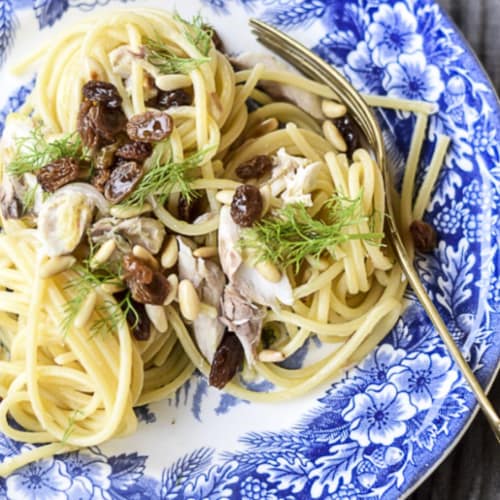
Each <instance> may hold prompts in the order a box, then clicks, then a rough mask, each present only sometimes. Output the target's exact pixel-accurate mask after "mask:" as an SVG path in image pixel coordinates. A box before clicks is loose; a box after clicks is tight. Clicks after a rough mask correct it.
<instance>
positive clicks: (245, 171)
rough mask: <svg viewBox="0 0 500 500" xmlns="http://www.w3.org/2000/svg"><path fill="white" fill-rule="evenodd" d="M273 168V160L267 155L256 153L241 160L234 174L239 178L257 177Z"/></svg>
mask: <svg viewBox="0 0 500 500" xmlns="http://www.w3.org/2000/svg"><path fill="white" fill-rule="evenodd" d="M272 169H273V160H272V158H271V157H270V156H268V155H258V156H255V157H254V158H252V159H251V160H247V161H245V162H243V163H242V164H241V165H238V167H237V168H236V175H237V176H238V177H239V178H240V179H244V180H247V179H257V178H259V177H262V176H263V175H264V174H267V173H268V172H270V171H271V170H272Z"/></svg>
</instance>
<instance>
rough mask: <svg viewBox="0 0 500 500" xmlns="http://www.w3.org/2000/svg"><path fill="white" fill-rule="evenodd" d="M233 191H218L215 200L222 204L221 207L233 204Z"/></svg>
mask: <svg viewBox="0 0 500 500" xmlns="http://www.w3.org/2000/svg"><path fill="white" fill-rule="evenodd" d="M233 196H234V191H233V190H232V189H223V190H222V191H218V192H217V194H216V195H215V199H216V200H217V201H218V202H219V203H222V204H223V205H231V203H232V202H233Z"/></svg>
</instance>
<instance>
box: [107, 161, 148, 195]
mask: <svg viewBox="0 0 500 500" xmlns="http://www.w3.org/2000/svg"><path fill="white" fill-rule="evenodd" d="M143 173H144V170H143V168H142V166H141V165H139V164H137V163H136V162H135V161H129V162H127V163H124V164H123V165H120V166H119V167H116V168H115V169H114V170H113V171H112V172H111V175H110V177H109V179H108V181H107V182H106V185H105V186H104V196H105V197H106V199H108V200H109V201H110V202H111V203H120V201H122V200H123V199H125V198H126V197H127V196H128V195H129V194H130V193H131V192H132V191H133V190H134V188H135V187H136V186H137V184H138V183H139V181H140V180H141V178H142V175H143Z"/></svg>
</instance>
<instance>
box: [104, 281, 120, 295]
mask: <svg viewBox="0 0 500 500" xmlns="http://www.w3.org/2000/svg"><path fill="white" fill-rule="evenodd" d="M100 288H101V290H102V291H103V292H104V293H107V294H108V295H113V294H115V293H118V292H123V290H125V286H124V285H118V284H114V283H103V284H102V285H100Z"/></svg>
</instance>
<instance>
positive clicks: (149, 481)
mask: <svg viewBox="0 0 500 500" xmlns="http://www.w3.org/2000/svg"><path fill="white" fill-rule="evenodd" d="M124 4H126V5H125V7H132V6H134V5H139V4H140V5H152V6H157V7H161V8H165V9H172V10H173V9H174V8H175V7H177V8H178V9H179V10H180V12H181V14H183V15H185V16H190V15H191V14H193V13H196V12H198V10H200V9H201V12H202V14H203V16H205V17H206V18H207V19H208V21H209V22H210V24H212V25H214V26H215V27H216V28H217V31H218V32H219V33H220V35H221V36H222V38H223V40H224V42H225V44H226V46H227V47H230V48H231V49H232V50H234V51H239V50H245V49H251V48H253V47H256V44H255V42H254V41H253V38H252V37H251V35H250V33H249V30H248V28H247V22H246V21H247V18H248V17H249V16H255V17H258V18H261V19H264V20H267V21H269V22H271V23H273V24H274V25H276V26H278V27H280V28H282V29H284V30H285V31H287V32H289V33H290V34H291V35H293V36H294V37H297V38H298V39H300V40H302V41H303V42H305V43H306V44H307V45H309V46H311V47H313V48H314V50H315V51H316V52H318V53H319V54H321V56H323V57H324V58H325V59H327V60H328V61H330V62H331V63H332V64H334V65H336V66H337V67H338V68H340V69H341V70H342V71H343V72H344V74H345V75H346V76H347V77H348V78H349V79H350V80H351V81H352V83H353V84H354V85H355V86H356V87H357V88H358V89H359V90H361V91H363V92H369V93H375V94H381V95H385V94H388V95H391V96H398V97H405V98H415V99H421V100H425V101H428V102H431V103H436V104H437V106H438V107H439V112H438V113H436V114H435V115H433V116H432V117H431V119H430V127H429V130H428V136H427V143H426V146H425V148H424V155H423V159H422V162H421V166H420V171H419V174H422V173H423V172H425V169H426V165H428V161H429V158H430V155H431V153H432V150H433V147H434V144H435V142H436V136H437V134H442V133H444V134H447V135H449V136H451V137H452V145H451V148H450V150H449V153H448V155H447V157H446V164H445V166H444V168H443V170H442V173H441V175H440V178H439V184H438V186H437V189H436V192H435V194H434V196H433V199H432V203H431V205H430V206H429V208H428V211H427V213H426V218H427V219H428V220H429V221H430V222H432V224H433V225H434V226H435V227H436V229H437V231H438V234H439V245H438V247H437V249H436V250H435V251H434V253H433V254H431V255H426V256H425V257H424V256H419V257H418V258H417V267H418V269H419V271H420V274H421V276H422V278H423V281H424V283H425V285H426V287H427V288H428V290H429V291H430V294H431V296H432V298H433V300H434V302H435V304H437V306H438V307H439V309H440V312H441V313H442V315H443V317H444V318H445V320H446V322H447V325H448V327H449V329H450V331H451V332H452V334H453V336H454V338H455V339H456V341H457V342H458V343H459V344H460V346H461V347H462V350H463V352H464V354H465V356H466V358H467V359H468V360H469V362H470V364H471V366H472V368H473V369H474V371H475V373H476V375H477V377H478V378H479V380H480V381H481V382H482V383H483V384H484V385H485V386H486V385H488V384H489V383H491V381H492V379H493V377H494V375H495V372H496V370H497V367H498V362H499V359H500V338H499V331H500V279H499V275H500V251H499V240H500V238H499V236H500V227H499V224H500V223H499V206H500V150H499V143H500V119H499V117H500V113H499V105H498V101H497V97H496V96H495V92H494V90H493V89H492V87H491V85H490V83H489V81H488V79H487V77H486V75H485V74H484V72H483V70H482V69H481V68H480V67H479V65H478V63H477V60H476V59H475V57H474V55H473V54H472V53H471V51H470V49H469V48H468V47H467V45H466V44H465V42H464V40H463V38H462V37H461V36H460V34H459V33H458V32H457V30H456V28H455V27H454V26H453V25H452V23H451V22H450V20H449V19H448V18H447V17H446V16H445V15H444V14H443V12H442V11H441V10H440V8H439V7H438V6H437V5H436V4H435V3H434V2H433V1H432V0H404V1H391V0H387V1H384V0H199V1H195V0H191V1H189V2H180V1H178V2H175V1H168V0H157V1H140V0H136V1H135V2H134V1H129V2H126V0H122V1H111V0H33V1H31V0H1V1H0V63H1V64H2V67H1V69H0V82H1V83H0V87H1V90H0V93H1V95H0V99H1V103H0V108H1V109H2V111H1V112H0V127H2V121H3V120H4V118H5V115H6V113H8V112H9V111H12V110H14V109H16V108H17V107H19V106H20V105H21V104H22V102H23V101H24V99H25V98H26V95H27V94H28V93H29V91H30V89H31V87H32V85H33V82H32V75H27V76H26V78H25V79H24V80H23V81H20V80H16V79H13V78H12V77H10V76H9V75H8V74H7V70H8V67H9V65H10V64H12V63H15V62H17V61H19V60H20V59H21V58H22V57H23V56H25V55H27V54H28V53H30V52H31V51H32V50H34V49H35V48H36V47H38V46H39V44H40V43H41V42H42V41H43V40H46V39H48V38H49V37H51V36H52V35H53V33H55V32H57V31H59V30H60V29H61V28H63V27H66V26H67V25H70V24H71V23H74V22H75V21H77V20H78V19H79V18H81V17H82V16H84V15H85V13H86V12H88V11H91V10H95V11H97V10H99V9H106V8H109V7H110V6H114V7H123V6H124ZM2 106H3V108H2ZM384 117H385V119H386V122H387V124H388V125H387V126H388V127H389V128H390V129H391V131H392V133H393V136H394V137H395V141H394V143H393V144H392V147H391V151H390V153H391V156H392V159H393V163H395V165H396V168H399V169H401V165H402V159H403V158H404V157H405V154H406V152H407V150H408V146H409V142H410V137H411V132H412V129H413V126H414V122H415V118H414V116H412V115H411V114H408V113H397V112H389V113H385V115H384ZM407 298H408V300H409V304H410V305H409V307H408V309H407V311H406V313H405V314H404V316H403V318H401V319H400V320H399V322H398V323H397V325H396V327H395V328H394V330H393V331H392V332H391V333H390V334H389V335H388V336H387V338H386V339H385V340H384V341H383V343H382V344H381V345H380V346H379V347H378V348H377V349H376V350H375V351H374V352H372V353H371V354H370V355H369V356H368V357H367V358H366V359H365V360H364V361H363V362H361V363H360V364H359V365H358V366H354V367H351V368H350V369H349V370H348V371H347V372H346V373H345V375H344V376H343V377H342V378H341V379H339V380H332V381H331V384H330V386H329V387H323V388H322V390H320V391H317V392H315V393H313V394H310V395H309V396H308V397H305V398H302V399H300V400H296V401H292V402H290V403H283V404H277V405H265V404H248V403H246V402H242V401H238V400H236V399H235V398H234V397H232V396H229V395H226V394H223V393H220V392H218V391H216V390H214V389H211V388H209V387H208V386H207V382H206V380H205V379H204V378H203V377H201V376H194V377H193V378H192V379H191V380H190V381H189V382H188V383H187V384H186V385H185V386H184V387H183V388H182V389H180V390H179V391H178V393H177V394H176V395H175V397H173V398H171V399H170V400H168V401H164V402H161V403H158V404H154V405H150V406H149V407H143V408H140V409H138V410H137V415H138V417H139V419H140V421H141V423H140V426H139V430H138V432H137V433H136V434H135V435H133V436H131V437H128V438H123V439H116V440H113V441H112V442H110V443H107V444H105V445H104V446H102V447H100V448H95V449H91V450H88V451H85V452H83V451H82V452H78V453H73V454H69V455H63V456H58V457H56V458H53V459H47V460H43V461H40V462H38V463H35V464H33V465H30V466H27V467H25V468H24V469H21V470H19V471H17V472H15V473H14V474H12V475H11V476H10V477H8V478H7V479H0V497H1V498H11V499H21V498H22V499H30V500H35V499H50V500H63V499H71V500H72V499H165V500H166V499H169V500H174V499H200V500H201V499H214V500H221V499H226V498H227V499H229V498H231V499H240V498H241V499H252V500H258V499H263V500H264V499H266V500H273V499H287V500H292V499H310V498H313V499H316V498H324V499H332V500H333V499H360V498H363V499H370V500H372V499H373V500H375V499H378V498H383V499H393V498H399V497H401V496H404V495H407V494H408V493H409V492H410V491H412V490H413V489H414V488H415V487H416V486H417V485H418V484H419V483H420V482H421V481H422V480H423V479H424V478H425V477H426V475H428V474H429V473H430V472H431V471H432V470H433V469H434V468H435V466H436V465H437V464H438V463H439V462H440V461H441V460H442V459H443V458H444V456H445V455H446V454H447V452H448V451H449V450H450V449H451V447H452V446H453V445H454V444H455V443H456V441H457V440H458V439H459V438H460V436H461V435H462V433H463V432H464V430H465V428H466V427H467V425H468V423H469V422H470V420H471V418H472V416H473V414H474V410H475V403H474V398H473V397H472V394H471V392H470V391H469V389H468V388H467V386H466V385H465V383H464V381H463V379H462V377H461V376H460V375H459V373H458V372H457V369H456V367H455V366H454V364H453V362H452V361H451V360H450V357H449V356H448V354H447V352H446V350H445V348H444V347H443V344H442V343H441V341H440V340H439V338H438V336H437V334H436V333H435V331H434V329H433V327H432V326H431V325H430V323H429V320H428V319H427V317H426V316H425V314H424V312H423V310H422V308H421V307H420V306H419V304H418V303H417V301H416V299H415V297H414V296H413V294H412V293H411V292H408V294H407ZM22 448H23V445H22V444H20V443H16V442H13V441H10V440H8V439H7V438H5V437H4V436H1V435H0V459H3V458H4V457H8V456H11V455H14V454H17V453H18V452H19V451H20V450H21V449H22Z"/></svg>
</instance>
